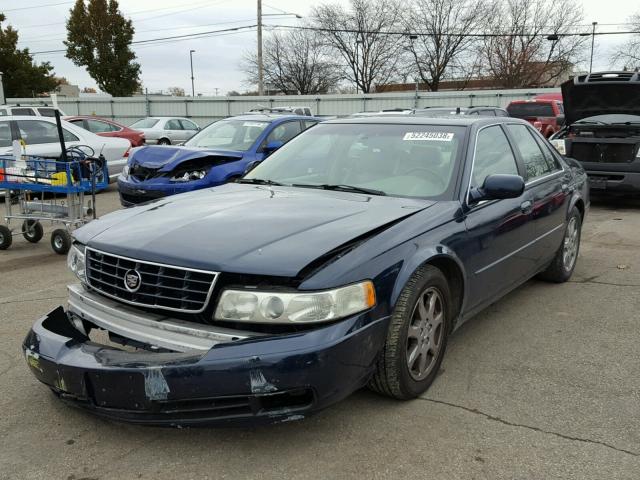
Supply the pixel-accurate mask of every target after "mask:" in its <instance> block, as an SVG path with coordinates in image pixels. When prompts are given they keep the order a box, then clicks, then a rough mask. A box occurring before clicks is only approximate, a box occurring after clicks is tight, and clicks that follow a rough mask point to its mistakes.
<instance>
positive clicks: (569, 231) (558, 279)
mask: <svg viewBox="0 0 640 480" xmlns="http://www.w3.org/2000/svg"><path fill="white" fill-rule="evenodd" d="M581 233H582V215H580V211H579V210H578V209H577V208H576V207H573V208H572V209H571V211H570V212H569V216H568V218H567V226H566V228H565V231H564V236H563V237H562V243H561V244H560V248H558V251H557V252H556V255H555V257H553V261H552V262H551V265H549V266H548V267H547V269H546V270H545V271H543V272H542V273H541V274H540V275H539V278H540V279H542V280H546V281H547V282H554V283H563V282H566V281H567V280H569V279H570V278H571V275H572V274H573V270H574V269H575V268H576V263H577V260H578V253H579V251H580V237H581Z"/></svg>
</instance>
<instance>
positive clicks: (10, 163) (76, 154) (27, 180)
mask: <svg viewBox="0 0 640 480" xmlns="http://www.w3.org/2000/svg"><path fill="white" fill-rule="evenodd" d="M61 157H62V158H64V159H65V160H64V161H61V160H60V158H55V159H51V158H43V157H33V156H29V157H27V156H21V157H20V158H18V159H16V157H14V156H0V191H2V190H4V197H5V199H4V205H5V215H4V219H5V222H6V225H0V250H5V249H7V248H9V247H10V246H11V243H12V242H13V237H14V236H18V235H22V236H24V238H25V239H26V240H27V241H29V242H31V243H37V242H39V241H40V240H41V239H42V237H43V236H44V229H43V227H42V223H41V222H50V223H51V224H52V225H60V226H61V228H56V229H55V230H54V231H53V232H52V233H51V247H52V248H53V250H54V251H55V252H56V253H59V254H66V253H67V252H68V251H69V249H70V248H71V233H70V232H71V231H73V230H74V229H75V228H78V227H80V226H82V225H84V224H85V223H87V222H89V221H90V220H91V219H94V218H95V215H96V210H95V208H96V204H95V193H96V191H97V190H102V189H104V188H107V186H108V183H109V174H108V171H107V166H106V162H105V161H104V157H102V155H99V156H98V157H95V152H93V150H92V149H91V148H90V147H84V146H81V147H72V148H70V149H66V150H64V154H63V155H61ZM86 194H90V195H91V199H90V200H88V201H87V202H86V204H85V195H86ZM16 221H17V222H22V223H21V227H20V229H19V230H18V229H17V228H12V223H14V224H15V223H16Z"/></svg>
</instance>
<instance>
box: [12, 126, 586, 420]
mask: <svg viewBox="0 0 640 480" xmlns="http://www.w3.org/2000/svg"><path fill="white" fill-rule="evenodd" d="M243 121H244V120H243ZM588 209H589V192H588V187H587V183H586V175H585V172H584V170H583V169H582V168H581V167H580V165H579V164H578V163H577V162H575V161H573V160H571V159H567V158H563V157H561V156H560V155H559V154H558V153H557V152H556V151H555V150H554V149H553V148H552V147H551V146H550V145H549V143H548V142H547V141H546V140H545V139H544V138H543V137H542V136H541V135H540V133H539V132H537V131H536V130H535V129H534V128H532V126H531V125H529V124H528V123H527V122H524V121H522V120H519V119H514V118H499V117H476V118H472V117H465V118H455V119H450V118H424V117H415V116H411V117H409V116H407V117H393V118H391V117H384V118H383V117H379V118H373V117H368V118H357V119H348V120H335V121H329V122H325V123H321V124H319V125H317V126H315V127H313V128H312V129H309V130H308V131H306V132H304V133H302V134H301V135H299V136H297V137H296V138H294V139H293V140H291V141H290V142H289V143H287V144H286V145H285V146H284V147H282V148H281V149H279V150H278V151H277V152H275V153H274V154H273V155H272V156H270V157H269V158H268V159H267V160H266V161H264V162H262V163H260V164H259V165H258V166H257V167H256V168H254V169H253V170H251V171H250V172H249V173H248V174H247V175H245V176H244V177H243V178H242V179H240V180H239V181H238V182H235V183H229V184H226V185H222V186H219V187H216V188H211V189H207V190H203V191H199V192H192V193H186V194H184V195H177V196H174V197H168V198H163V199H160V200H157V201H155V202H150V203H148V204H146V205H142V206H138V207H134V208H130V209H125V210H120V211H117V212H114V213H111V214H109V215H105V216H104V217H102V218H101V219H99V220H97V221H94V222H91V223H89V224H87V225H86V226H84V227H82V228H80V229H78V230H76V231H75V232H74V235H75V238H74V243H73V247H72V249H71V251H70V253H69V256H68V262H67V263H68V266H69V268H70V269H71V271H72V272H73V273H74V274H75V276H76V277H77V280H78V281H77V283H76V284H73V285H70V286H69V302H68V307H67V308H66V309H65V308H63V307H62V306H61V307H58V308H56V309H55V310H53V311H51V312H49V313H46V314H44V316H42V317H41V318H39V319H38V320H37V321H36V322H35V324H34V326H33V327H32V329H31V330H30V331H29V333H28V334H27V336H26V338H25V340H24V344H23V349H24V352H25V357H26V359H27V364H28V365H29V368H30V369H31V372H32V373H33V374H34V375H35V376H36V377H37V379H38V380H40V381H41V382H43V383H44V384H46V385H47V386H49V387H50V388H51V390H53V392H54V393H55V394H56V395H57V396H59V397H60V398H61V399H62V400H64V401H65V402H68V403H70V404H71V405H75V406H79V407H83V408H86V409H89V410H91V411H94V412H95V413H97V414H100V415H103V416H105V417H108V418H111V419H116V420H122V421H129V422H136V423H142V424H160V425H174V426H175V425H178V426H187V425H201V424H222V423H246V424H255V423H260V422H267V423H271V422H280V421H289V420H297V419H301V418H303V417H306V416H307V415H309V414H311V413H313V412H317V411H319V410H321V409H323V408H325V407H327V406H329V405H331V404H333V403H335V402H338V401H340V400H341V399H343V398H345V397H347V396H348V395H349V394H351V393H352V392H354V391H355V390H357V389H359V388H362V387H365V386H367V387H369V388H371V389H373V390H375V391H377V392H379V393H381V394H383V395H387V396H390V397H393V398H396V399H402V400H407V399H412V398H415V397H417V396H419V395H421V394H422V393H423V392H424V391H425V390H426V389H427V388H428V387H429V386H430V385H431V384H432V382H434V380H435V379H436V376H437V373H438V370H439V368H440V364H441V362H442V359H443V357H444V355H445V351H446V347H447V341H448V338H449V336H450V335H451V334H452V332H453V331H454V330H455V329H456V328H458V327H459V326H460V325H461V324H462V323H463V322H465V321H467V320H469V319H470V318H471V317H472V316H473V315H475V314H476V313H477V312H479V311H480V310H482V309H483V308H484V307H486V306H488V305H489V304H491V303H493V302H495V301H496V300H498V299H499V298H500V297H502V296H503V295H505V294H506V293H507V292H509V291H510V290H513V289H515V288H518V287H519V286H520V285H522V284H523V283H524V282H525V281H526V280H528V279H530V278H532V277H534V276H538V277H539V278H541V279H544V280H547V281H550V282H565V281H567V280H568V279H569V278H570V277H571V275H572V273H573V271H574V268H575V266H576V262H577V260H578V251H579V247H580V234H581V227H582V224H583V221H584V219H585V216H586V215H587V213H588ZM522 288H526V287H522ZM531 328H532V329H534V328H535V325H534V324H533V323H532V326H531ZM100 333H101V334H100ZM96 334H99V335H96ZM107 338H108V340H107Z"/></svg>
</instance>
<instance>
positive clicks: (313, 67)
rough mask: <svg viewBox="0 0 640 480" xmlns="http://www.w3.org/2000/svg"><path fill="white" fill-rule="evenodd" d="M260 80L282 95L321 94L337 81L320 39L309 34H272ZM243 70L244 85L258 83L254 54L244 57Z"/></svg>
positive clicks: (267, 43) (333, 66)
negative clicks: (246, 78)
mask: <svg viewBox="0 0 640 480" xmlns="http://www.w3.org/2000/svg"><path fill="white" fill-rule="evenodd" d="M263 51H264V55H263V65H264V80H265V83H266V84H267V85H271V86H272V87H273V88H275V89H276V90H279V91H280V92H282V93H284V94H291V93H294V94H300V95H306V94H314V93H325V92H326V91H327V90H329V89H330V88H332V87H334V86H335V85H337V83H338V82H339V80H340V75H339V72H338V69H337V67H336V65H335V63H334V62H332V61H331V60H330V56H329V54H328V53H329V52H328V51H327V47H326V46H325V45H324V44H323V42H322V41H321V38H320V35H319V34H318V33H317V32H315V31H312V30H292V31H290V32H287V33H279V32H273V33H272V34H271V35H270V36H269V37H267V38H266V40H265V42H264V47H263ZM242 67H243V69H244V70H245V72H246V73H247V76H248V82H249V83H251V84H256V83H257V81H258V61H257V56H256V54H255V53H251V54H247V55H245V59H244V62H243V66H242Z"/></svg>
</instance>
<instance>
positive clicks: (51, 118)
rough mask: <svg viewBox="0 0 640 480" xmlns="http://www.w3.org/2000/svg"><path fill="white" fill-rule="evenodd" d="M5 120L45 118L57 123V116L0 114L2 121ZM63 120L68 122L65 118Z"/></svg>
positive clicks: (46, 120) (47, 120)
mask: <svg viewBox="0 0 640 480" xmlns="http://www.w3.org/2000/svg"><path fill="white" fill-rule="evenodd" d="M3 120H44V121H45V122H51V123H56V118H55V117H44V116H40V115H0V121H3ZM61 120H62V121H63V122H66V120H65V119H64V118H62V119H61Z"/></svg>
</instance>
